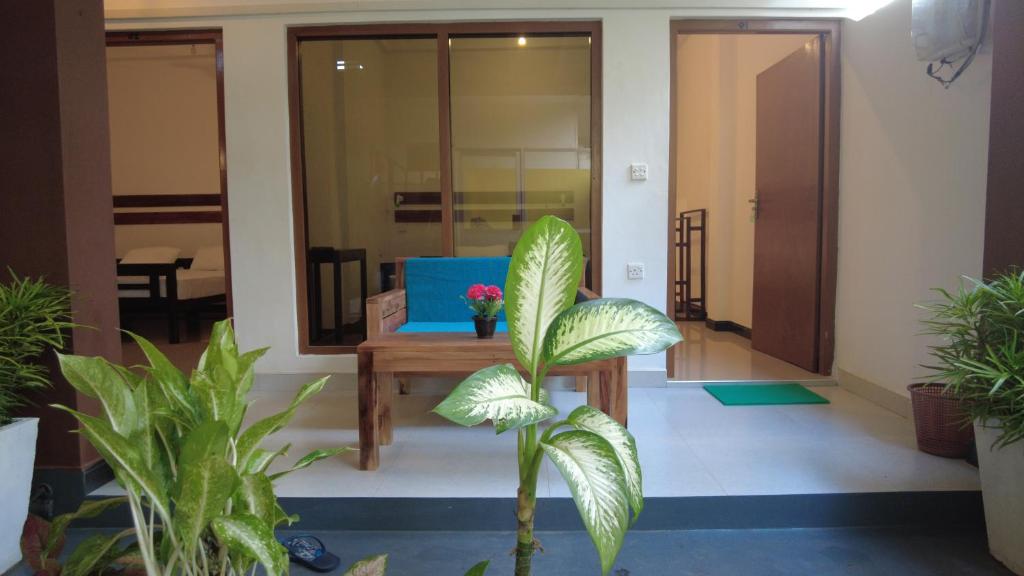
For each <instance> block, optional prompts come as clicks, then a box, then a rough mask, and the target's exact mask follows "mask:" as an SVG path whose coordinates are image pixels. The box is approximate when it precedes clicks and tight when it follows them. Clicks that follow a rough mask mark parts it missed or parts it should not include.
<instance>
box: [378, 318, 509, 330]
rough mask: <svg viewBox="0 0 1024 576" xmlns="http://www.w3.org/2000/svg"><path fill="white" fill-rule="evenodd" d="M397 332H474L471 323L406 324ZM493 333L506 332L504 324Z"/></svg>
mask: <svg viewBox="0 0 1024 576" xmlns="http://www.w3.org/2000/svg"><path fill="white" fill-rule="evenodd" d="M397 331H398V332H406V333H409V332H469V333H472V332H476V328H475V327H474V325H473V322H471V321H470V322H408V323H406V324H403V325H402V326H401V327H400V328H399V329H398V330H397ZM494 331H495V332H508V324H507V323H506V322H498V326H497V328H495V329H494Z"/></svg>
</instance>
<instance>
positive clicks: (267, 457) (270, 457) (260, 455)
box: [242, 443, 292, 474]
mask: <svg viewBox="0 0 1024 576" xmlns="http://www.w3.org/2000/svg"><path fill="white" fill-rule="evenodd" d="M291 447H292V445H291V443H288V444H285V445H284V446H281V447H280V448H278V449H277V450H263V449H262V448H257V449H255V450H253V452H252V455H250V456H249V459H248V460H247V461H246V462H245V463H244V468H243V469H242V471H243V472H244V473H245V474H259V473H262V472H266V471H267V468H269V467H270V465H271V464H273V462H274V460H277V459H278V458H279V457H281V456H284V455H286V454H288V450H290V449H291Z"/></svg>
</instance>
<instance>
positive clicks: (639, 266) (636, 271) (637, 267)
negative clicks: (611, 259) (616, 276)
mask: <svg viewBox="0 0 1024 576" xmlns="http://www.w3.org/2000/svg"><path fill="white" fill-rule="evenodd" d="M626 278H627V279H629V280H643V279H644V263H643V262H630V263H628V264H626Z"/></svg>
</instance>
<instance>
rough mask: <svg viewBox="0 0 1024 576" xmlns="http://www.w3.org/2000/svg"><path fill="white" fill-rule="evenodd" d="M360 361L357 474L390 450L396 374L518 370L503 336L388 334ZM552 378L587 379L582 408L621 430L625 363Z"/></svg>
mask: <svg viewBox="0 0 1024 576" xmlns="http://www.w3.org/2000/svg"><path fill="white" fill-rule="evenodd" d="M356 352H357V354H358V356H359V450H360V452H359V468H360V469H361V470H376V469H377V467H378V466H379V465H380V446H381V445H382V444H383V445H385V446H386V445H388V444H391V441H392V424H391V400H392V396H393V394H394V390H393V388H394V377H395V375H396V374H402V375H407V376H440V375H444V376H468V375H469V374H472V373H473V372H476V371H477V370H480V369H481V368H486V367H488V366H492V365H494V364H513V365H515V366H518V365H519V363H518V362H517V361H516V358H515V354H514V353H513V352H512V345H511V344H510V343H509V340H508V335H507V334H496V335H495V336H494V338H493V339H490V340H482V339H479V338H477V337H476V334H473V333H453V332H443V333H441V332H437V333H408V334H406V333H401V334H400V333H388V334H380V335H377V336H373V337H371V338H370V339H369V340H366V341H365V342H363V343H362V344H360V345H359V346H358V348H356ZM548 374H549V375H551V376H577V377H579V376H587V377H588V380H589V384H588V386H587V403H588V404H590V405H591V406H593V407H595V408H598V409H600V410H602V411H603V412H605V413H606V414H608V415H609V416H611V417H612V418H615V419H616V420H617V421H619V423H621V424H622V425H623V426H625V425H626V411H627V407H628V406H627V402H628V381H627V376H626V359H625V358H613V359H610V360H601V361H597V362H590V363H587V364H580V365H577V366H555V367H553V368H552V369H551V371H550V372H548Z"/></svg>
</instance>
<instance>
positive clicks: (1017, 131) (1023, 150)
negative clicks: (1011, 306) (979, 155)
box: [984, 0, 1024, 275]
mask: <svg viewBox="0 0 1024 576" xmlns="http://www.w3.org/2000/svg"><path fill="white" fill-rule="evenodd" d="M991 20H992V116H991V121H990V128H989V130H990V132H989V144H988V198H987V201H986V205H985V263H984V273H985V274H986V275H990V274H993V273H997V272H1002V271H1005V270H1006V269H1008V268H1010V267H1011V266H1017V267H1020V268H1024V2H1022V1H1021V0H996V1H995V2H993V6H992V18H991Z"/></svg>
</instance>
